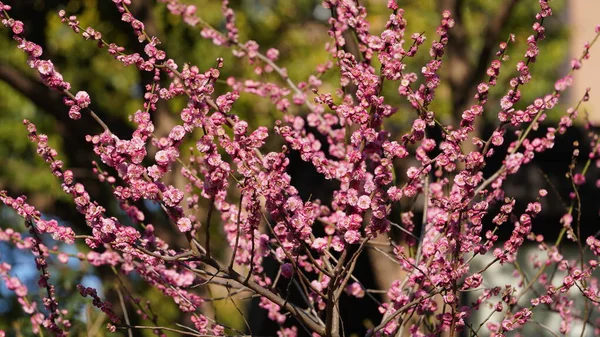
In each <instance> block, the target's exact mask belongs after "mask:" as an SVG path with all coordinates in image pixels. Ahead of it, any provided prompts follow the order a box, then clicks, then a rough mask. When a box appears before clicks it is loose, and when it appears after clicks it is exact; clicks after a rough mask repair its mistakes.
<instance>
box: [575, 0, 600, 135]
mask: <svg viewBox="0 0 600 337" xmlns="http://www.w3.org/2000/svg"><path fill="white" fill-rule="evenodd" d="M567 1H568V6H569V23H570V27H569V29H570V33H571V38H570V44H569V50H570V55H571V57H570V58H574V57H579V56H580V55H581V53H582V51H583V45H584V43H585V42H589V41H591V40H592V39H593V38H594V36H595V33H594V27H596V25H599V24H600V15H599V14H600V0H567ZM590 54H591V58H590V59H589V60H586V61H584V64H583V68H582V69H581V71H578V72H576V73H575V84H574V86H573V88H572V89H571V91H570V94H569V99H570V101H571V102H572V104H576V102H577V101H579V99H580V98H581V97H582V96H583V93H584V92H585V89H586V88H588V87H591V88H592V90H591V91H590V101H589V102H587V104H586V105H585V106H584V109H581V110H580V112H581V113H580V116H583V111H586V110H587V112H588V113H589V114H590V120H591V121H592V122H593V123H594V124H595V125H600V41H598V43H597V44H596V45H594V47H593V48H592V49H591V50H590Z"/></svg>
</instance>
